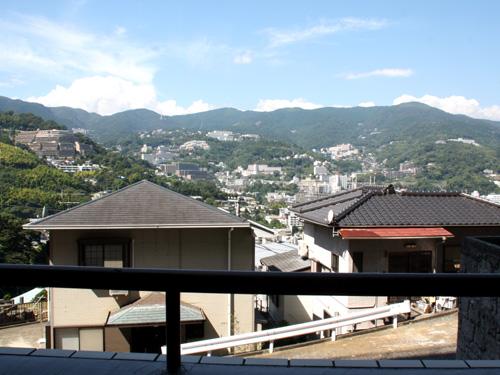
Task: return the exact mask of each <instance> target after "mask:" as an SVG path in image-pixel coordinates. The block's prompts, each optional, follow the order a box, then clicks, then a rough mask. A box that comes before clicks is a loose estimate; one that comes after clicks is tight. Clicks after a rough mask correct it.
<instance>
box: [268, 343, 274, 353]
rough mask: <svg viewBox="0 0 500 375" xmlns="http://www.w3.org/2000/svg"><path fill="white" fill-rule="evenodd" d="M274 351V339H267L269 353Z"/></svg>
mask: <svg viewBox="0 0 500 375" xmlns="http://www.w3.org/2000/svg"><path fill="white" fill-rule="evenodd" d="M273 351H274V341H269V353H272V352H273Z"/></svg>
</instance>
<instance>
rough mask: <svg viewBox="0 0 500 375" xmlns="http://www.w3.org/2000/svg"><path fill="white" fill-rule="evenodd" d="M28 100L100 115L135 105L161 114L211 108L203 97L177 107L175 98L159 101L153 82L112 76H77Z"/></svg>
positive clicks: (134, 106)
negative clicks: (184, 105) (67, 85)
mask: <svg viewBox="0 0 500 375" xmlns="http://www.w3.org/2000/svg"><path fill="white" fill-rule="evenodd" d="M27 100H28V101H31V102H37V103H41V104H43V105H46V106H50V107H57V106H68V107H73V108H81V109H84V110H86V111H89V112H96V113H99V114H101V115H110V114H113V113H116V112H121V111H125V110H128V109H134V108H148V109H151V110H154V111H157V112H159V113H161V114H164V115H179V114H188V113H195V112H202V111H207V110H209V109H212V108H214V107H213V106H211V105H209V104H208V103H205V102H204V101H202V100H197V101H195V102H193V103H192V104H191V105H190V106H188V107H182V106H179V105H178V104H177V102H176V101H175V100H166V101H163V102H160V101H158V99H157V94H156V90H155V87H154V86H153V84H152V83H149V82H146V83H141V82H132V81H128V80H125V79H123V78H119V77H114V76H92V77H84V78H80V79H77V80H75V81H73V83H72V84H71V85H70V86H69V87H63V86H60V85H57V86H56V87H55V88H54V89H53V90H51V91H50V92H49V93H48V94H47V95H44V96H39V97H31V98H28V99H27Z"/></svg>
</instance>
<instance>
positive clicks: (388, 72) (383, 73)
mask: <svg viewBox="0 0 500 375" xmlns="http://www.w3.org/2000/svg"><path fill="white" fill-rule="evenodd" d="M412 75H413V70H411V69H401V68H385V69H376V70H372V71H370V72H361V73H349V74H345V75H343V77H344V78H345V79H360V78H369V77H390V78H394V77H410V76H412Z"/></svg>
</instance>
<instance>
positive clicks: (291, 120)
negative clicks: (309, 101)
mask: <svg viewBox="0 0 500 375" xmlns="http://www.w3.org/2000/svg"><path fill="white" fill-rule="evenodd" d="M9 110H12V111H14V112H31V113H34V114H36V115H38V116H40V117H42V118H44V119H47V120H54V121H56V122H58V123H60V124H63V125H65V126H67V127H68V128H74V127H79V128H85V129H88V130H89V131H90V132H91V134H92V136H93V137H94V138H96V139H97V140H99V141H101V142H104V143H115V142H116V141H117V140H119V139H120V138H122V137H126V136H128V135H130V134H131V133H136V132H138V131H147V130H153V129H159V128H164V129H166V128H172V129H175V128H186V129H191V130H202V131H210V130H216V129H221V130H232V131H235V132H239V133H256V134H259V135H261V136H264V137H270V138H275V139H279V140H282V141H287V142H292V143H295V144H298V145H300V146H303V147H306V148H313V147H315V148H319V147H324V146H331V145H334V144H338V143H346V142H348V143H353V144H355V145H358V146H366V147H368V148H377V147H379V146H381V145H383V144H387V143H389V142H391V141H408V140H412V141H421V142H434V141H436V140H440V139H449V138H472V139H474V140H475V141H476V142H478V143H479V144H481V145H485V146H488V147H491V148H494V149H496V148H498V145H499V144H500V122H496V121H488V120H479V119H473V118H470V117H467V116H463V115H452V114H450V113H447V112H444V111H441V110H439V109H436V108H433V107H430V106H427V105H425V104H421V103H405V104H400V105H396V106H386V107H370V108H362V107H354V108H320V109H314V110H303V109H299V108H286V109H279V110H276V111H273V112H256V111H240V110H237V109H233V108H221V109H215V110H212V111H207V112H201V113H196V114H191V115H182V116H161V115H159V114H158V113H155V112H153V111H150V110H147V109H135V110H129V111H125V112H120V113H116V114H114V115H110V116H100V115H98V114H95V113H88V112H86V111H84V110H81V109H73V108H68V107H55V108H49V107H44V106H42V105H40V104H36V103H28V102H23V101H21V100H13V99H9V98H6V97H0V111H9Z"/></svg>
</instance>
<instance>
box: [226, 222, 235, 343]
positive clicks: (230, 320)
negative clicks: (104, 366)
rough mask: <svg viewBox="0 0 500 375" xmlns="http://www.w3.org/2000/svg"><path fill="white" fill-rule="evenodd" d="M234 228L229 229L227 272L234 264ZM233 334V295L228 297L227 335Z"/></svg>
mask: <svg viewBox="0 0 500 375" xmlns="http://www.w3.org/2000/svg"><path fill="white" fill-rule="evenodd" d="M233 230H234V228H229V230H228V232H227V270H228V271H231V262H232V244H231V243H232V236H231V234H232V232H233ZM232 334H233V295H232V294H228V295H227V335H228V336H231V335H232Z"/></svg>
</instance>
